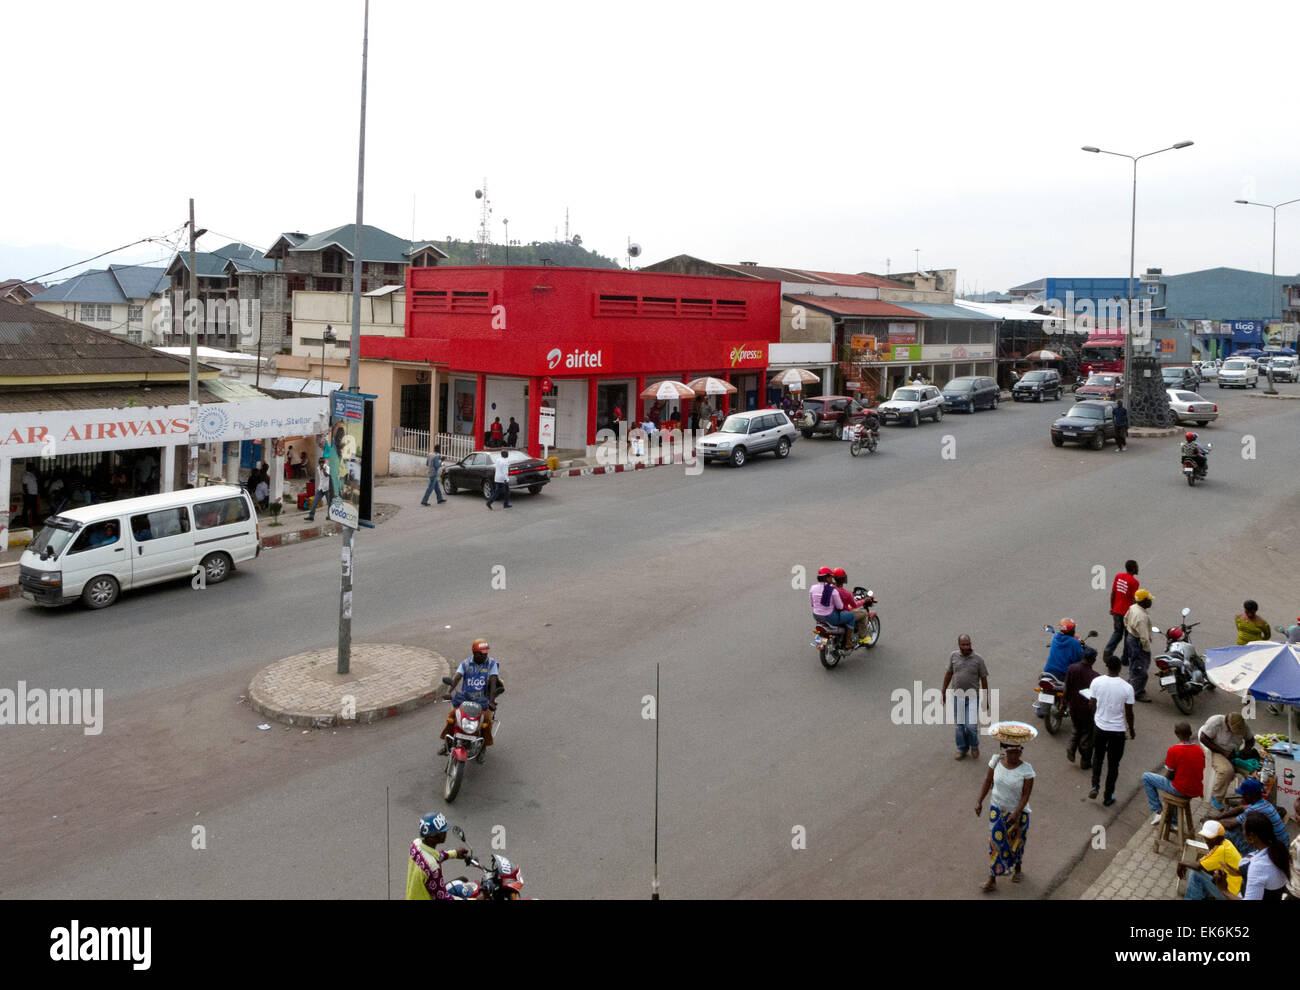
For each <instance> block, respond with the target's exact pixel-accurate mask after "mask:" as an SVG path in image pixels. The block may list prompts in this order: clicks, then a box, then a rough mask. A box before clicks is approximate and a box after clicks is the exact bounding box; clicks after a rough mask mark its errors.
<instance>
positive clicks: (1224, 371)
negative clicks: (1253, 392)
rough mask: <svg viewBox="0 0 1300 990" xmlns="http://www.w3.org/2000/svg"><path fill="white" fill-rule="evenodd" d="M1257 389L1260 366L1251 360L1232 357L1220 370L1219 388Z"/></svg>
mask: <svg viewBox="0 0 1300 990" xmlns="http://www.w3.org/2000/svg"><path fill="white" fill-rule="evenodd" d="M1229 385H1231V386H1233V387H1234V388H1238V387H1239V388H1257V387H1258V386H1259V365H1257V364H1256V363H1255V362H1254V361H1252V360H1251V359H1250V358H1234V357H1230V358H1228V360H1226V361H1224V362H1223V367H1221V368H1220V369H1219V388H1226V387H1227V386H1229Z"/></svg>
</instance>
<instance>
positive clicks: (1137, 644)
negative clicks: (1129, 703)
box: [1124, 588, 1151, 702]
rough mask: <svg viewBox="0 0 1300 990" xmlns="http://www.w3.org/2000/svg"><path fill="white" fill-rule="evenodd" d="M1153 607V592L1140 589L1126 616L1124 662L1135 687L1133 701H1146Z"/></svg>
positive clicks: (1134, 596) (1147, 699) (1147, 700)
mask: <svg viewBox="0 0 1300 990" xmlns="http://www.w3.org/2000/svg"><path fill="white" fill-rule="evenodd" d="M1150 607H1151V592H1149V591H1147V589H1146V588H1138V590H1137V592H1136V593H1135V594H1134V595H1133V604H1132V606H1131V607H1130V608H1129V610H1128V611H1127V612H1126V613H1125V614H1124V662H1125V663H1126V664H1128V682H1129V684H1130V685H1132V687H1133V700H1134V701H1146V702H1149V701H1150V700H1151V699H1150V698H1148V697H1147V693H1146V686H1147V667H1148V665H1149V664H1150V663H1151V620H1150V619H1149V618H1147V609H1149V608H1150Z"/></svg>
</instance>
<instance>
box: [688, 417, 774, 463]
mask: <svg viewBox="0 0 1300 990" xmlns="http://www.w3.org/2000/svg"><path fill="white" fill-rule="evenodd" d="M798 436H799V431H798V430H797V429H796V428H795V425H794V424H793V423H792V422H790V417H788V416H787V415H786V414H785V413H783V412H781V410H779V409H776V410H773V409H753V410H750V411H749V412H738V413H732V414H731V415H730V416H728V417H727V418H726V419H725V420H723V421H722V425H721V426H720V427H718V430H717V432H716V433H710V434H708V435H707V436H705V437H702V438H701V439H700V446H699V453H700V456H701V457H703V458H704V461H705V463H710V462H712V461H729V462H730V463H731V466H732V467H740V466H741V465H743V464H744V463H745V461H747V460H748V459H749V458H750V457H753V456H754V455H755V454H766V453H769V452H771V453H773V454H775V455H776V456H777V458H778V459H779V458H782V457H785V456H786V455H787V454H789V453H790V445H791V444H792V443H794V442H795V440H796V439H797V438H798Z"/></svg>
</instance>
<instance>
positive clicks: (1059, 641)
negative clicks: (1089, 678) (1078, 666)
mask: <svg viewBox="0 0 1300 990" xmlns="http://www.w3.org/2000/svg"><path fill="white" fill-rule="evenodd" d="M1082 659H1083V645H1082V644H1081V643H1080V642H1079V641H1078V640H1077V639H1076V638H1075V636H1074V620H1073V619H1062V620H1061V623H1060V625H1058V626H1057V627H1056V632H1055V633H1053V635H1052V646H1051V648H1050V649H1049V650H1048V652H1047V665H1046V666H1045V667H1044V668H1043V673H1044V674H1051V675H1052V676H1053V677H1055V678H1056V679H1057V680H1058V681H1061V682H1062V683H1065V674H1066V672H1067V671H1068V670H1069V669H1070V664H1072V663H1075V662H1077V661H1079V660H1082ZM1047 707H1048V706H1047V705H1045V704H1043V703H1042V702H1041V701H1040V702H1038V703H1037V704H1035V705H1034V713H1035V714H1036V715H1038V716H1039V717H1040V718H1041V717H1042V716H1043V715H1044V714H1045V712H1046V710H1047Z"/></svg>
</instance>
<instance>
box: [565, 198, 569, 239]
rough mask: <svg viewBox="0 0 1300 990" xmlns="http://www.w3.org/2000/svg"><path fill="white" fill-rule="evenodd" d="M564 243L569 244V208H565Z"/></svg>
mask: <svg viewBox="0 0 1300 990" xmlns="http://www.w3.org/2000/svg"><path fill="white" fill-rule="evenodd" d="M564 243H565V244H568V243H569V208H568V207H567V206H566V207H565V208H564Z"/></svg>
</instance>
